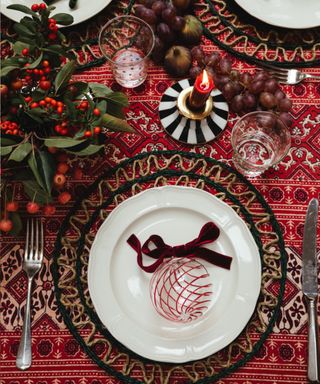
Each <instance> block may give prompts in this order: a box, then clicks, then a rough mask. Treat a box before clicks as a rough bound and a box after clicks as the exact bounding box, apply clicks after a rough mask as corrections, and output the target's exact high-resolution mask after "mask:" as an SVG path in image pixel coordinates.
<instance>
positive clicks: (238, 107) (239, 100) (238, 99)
mask: <svg viewBox="0 0 320 384" xmlns="http://www.w3.org/2000/svg"><path fill="white" fill-rule="evenodd" d="M230 106H231V109H232V110H233V111H234V112H241V111H242V110H243V107H244V104H243V96H242V95H236V96H235V97H234V98H233V99H232V101H231V105H230Z"/></svg>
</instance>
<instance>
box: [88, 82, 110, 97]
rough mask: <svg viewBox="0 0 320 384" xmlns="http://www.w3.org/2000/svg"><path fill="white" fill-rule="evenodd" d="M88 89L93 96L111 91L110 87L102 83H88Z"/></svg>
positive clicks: (102, 95)
mask: <svg viewBox="0 0 320 384" xmlns="http://www.w3.org/2000/svg"><path fill="white" fill-rule="evenodd" d="M89 87H90V90H91V92H92V94H93V95H94V96H95V97H105V96H106V95H109V94H110V93H113V91H112V89H110V88H109V87H107V86H106V85H104V84H100V83H89Z"/></svg>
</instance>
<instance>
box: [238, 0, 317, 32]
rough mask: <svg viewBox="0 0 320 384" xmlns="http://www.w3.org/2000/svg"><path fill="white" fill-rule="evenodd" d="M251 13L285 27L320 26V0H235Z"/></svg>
mask: <svg viewBox="0 0 320 384" xmlns="http://www.w3.org/2000/svg"><path fill="white" fill-rule="evenodd" d="M235 1H236V3H238V4H239V5H240V7H242V8H243V9H244V10H245V11H247V12H248V13H249V14H250V15H252V16H254V17H256V18H257V19H259V20H262V21H264V22H266V23H268V24H271V25H275V26H278V27H284V28H298V29H303V28H313V27H319V26H320V1H319V0H304V1H303V0H235Z"/></svg>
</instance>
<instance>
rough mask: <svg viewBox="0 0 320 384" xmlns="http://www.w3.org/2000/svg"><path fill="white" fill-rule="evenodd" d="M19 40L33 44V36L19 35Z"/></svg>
mask: <svg viewBox="0 0 320 384" xmlns="http://www.w3.org/2000/svg"><path fill="white" fill-rule="evenodd" d="M19 40H20V41H22V42H24V43H27V44H30V45H33V44H34V42H35V41H34V38H29V37H26V36H19Z"/></svg>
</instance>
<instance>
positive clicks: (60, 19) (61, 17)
mask: <svg viewBox="0 0 320 384" xmlns="http://www.w3.org/2000/svg"><path fill="white" fill-rule="evenodd" d="M52 18H53V19H55V21H56V22H57V24H60V25H70V24H72V23H73V16H71V15H69V14H68V13H56V14H55V15H53V16H52Z"/></svg>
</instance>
